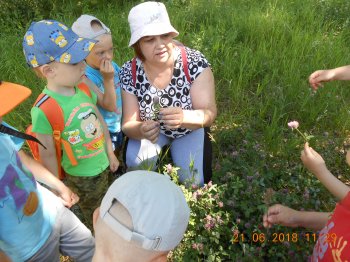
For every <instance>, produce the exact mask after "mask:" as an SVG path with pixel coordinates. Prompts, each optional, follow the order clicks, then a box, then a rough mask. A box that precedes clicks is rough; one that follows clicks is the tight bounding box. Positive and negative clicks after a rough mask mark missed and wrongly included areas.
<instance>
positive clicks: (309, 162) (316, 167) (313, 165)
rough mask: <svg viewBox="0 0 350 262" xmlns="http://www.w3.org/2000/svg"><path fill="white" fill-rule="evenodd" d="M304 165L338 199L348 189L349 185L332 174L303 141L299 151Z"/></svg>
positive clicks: (319, 157) (340, 198)
mask: <svg viewBox="0 0 350 262" xmlns="http://www.w3.org/2000/svg"><path fill="white" fill-rule="evenodd" d="M301 160H302V161H303V163H304V166H305V167H306V168H307V169H308V170H309V171H310V172H311V173H313V174H314V175H315V176H316V177H317V178H318V180H320V181H321V183H322V184H323V185H324V186H325V187H326V188H327V189H328V190H329V191H330V192H331V193H332V194H333V195H334V196H335V197H336V198H337V199H339V200H342V199H343V198H344V197H345V196H346V195H347V194H348V192H349V191H350V189H349V187H348V186H347V185H345V184H344V183H342V182H341V181H340V180H339V179H337V178H336V177H335V176H333V175H332V173H331V172H330V171H329V170H328V169H327V166H326V164H325V162H324V160H323V158H322V156H320V155H319V154H318V153H317V152H316V151H315V150H313V149H312V148H311V147H309V144H308V143H305V147H304V150H303V151H302V152H301Z"/></svg>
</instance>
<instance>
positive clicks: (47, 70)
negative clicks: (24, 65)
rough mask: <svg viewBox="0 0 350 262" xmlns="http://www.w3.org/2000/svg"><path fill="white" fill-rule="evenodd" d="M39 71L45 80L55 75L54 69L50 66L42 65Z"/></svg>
mask: <svg viewBox="0 0 350 262" xmlns="http://www.w3.org/2000/svg"><path fill="white" fill-rule="evenodd" d="M39 70H40V73H41V74H42V75H43V76H44V77H45V78H52V77H53V76H54V75H55V68H54V67H53V66H51V65H47V64H46V65H42V66H41V67H39Z"/></svg>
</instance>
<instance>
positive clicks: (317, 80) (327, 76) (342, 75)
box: [309, 65, 350, 90]
mask: <svg viewBox="0 0 350 262" xmlns="http://www.w3.org/2000/svg"><path fill="white" fill-rule="evenodd" d="M334 80H350V65H347V66H342V67H337V68H334V69H328V70H317V71H315V72H313V73H312V74H311V75H310V76H309V83H310V85H311V87H312V88H313V89H314V90H317V89H318V88H319V87H322V82H329V81H334Z"/></svg>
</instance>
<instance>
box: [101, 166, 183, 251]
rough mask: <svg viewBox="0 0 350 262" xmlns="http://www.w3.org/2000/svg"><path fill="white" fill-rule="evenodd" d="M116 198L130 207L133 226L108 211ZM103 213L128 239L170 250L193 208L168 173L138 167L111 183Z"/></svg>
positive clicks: (122, 235) (105, 218) (102, 204)
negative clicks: (127, 225) (129, 226)
mask: <svg viewBox="0 0 350 262" xmlns="http://www.w3.org/2000/svg"><path fill="white" fill-rule="evenodd" d="M116 201H117V202H119V203H120V204H121V205H123V206H124V207H125V208H126V209H127V210H128V212H129V214H130V217H131V220H132V224H133V230H131V229H129V228H128V227H126V226H124V225H123V224H122V223H121V222H120V221H118V218H116V217H115V216H113V215H112V214H111V213H110V212H109V210H110V209H111V207H112V206H113V204H114V203H115V202H116ZM100 217H101V219H102V220H103V221H104V222H105V223H106V224H107V225H108V226H109V227H110V228H111V229H112V230H113V231H114V232H115V233H116V234H118V235H119V236H120V237H122V238H123V239H124V240H126V241H128V242H133V243H134V244H135V245H137V246H139V247H141V248H143V249H146V250H155V251H170V250H172V249H174V248H175V247H176V246H177V245H178V244H179V243H180V241H181V240H182V238H183V235H184V233H185V231H186V228H187V225H188V221H189V217H190V209H189V207H188V205H187V203H186V200H185V196H184V194H183V193H182V191H181V189H180V187H178V186H177V185H176V184H174V183H173V182H172V181H171V180H170V178H169V176H166V175H161V174H158V173H156V172H152V171H145V170H137V171H131V172H128V173H126V174H124V175H123V176H121V177H120V178H118V179H117V180H115V181H114V183H113V184H112V185H111V186H110V187H109V189H108V191H107V193H106V194H105V196H104V197H103V200H102V203H101V207H100Z"/></svg>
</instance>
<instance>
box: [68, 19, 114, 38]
mask: <svg viewBox="0 0 350 262" xmlns="http://www.w3.org/2000/svg"><path fill="white" fill-rule="evenodd" d="M93 21H96V22H98V23H100V24H101V26H102V29H101V30H98V31H96V30H94V28H92V22H93ZM72 30H73V32H74V33H76V34H77V35H78V36H80V37H83V38H89V39H95V38H96V37H98V36H100V35H103V34H110V33H111V30H110V29H109V28H108V27H107V26H106V25H105V24H104V23H102V21H101V20H99V19H97V18H96V17H94V16H92V15H81V16H80V17H79V18H78V19H77V20H76V21H75V22H74V23H73V25H72Z"/></svg>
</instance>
